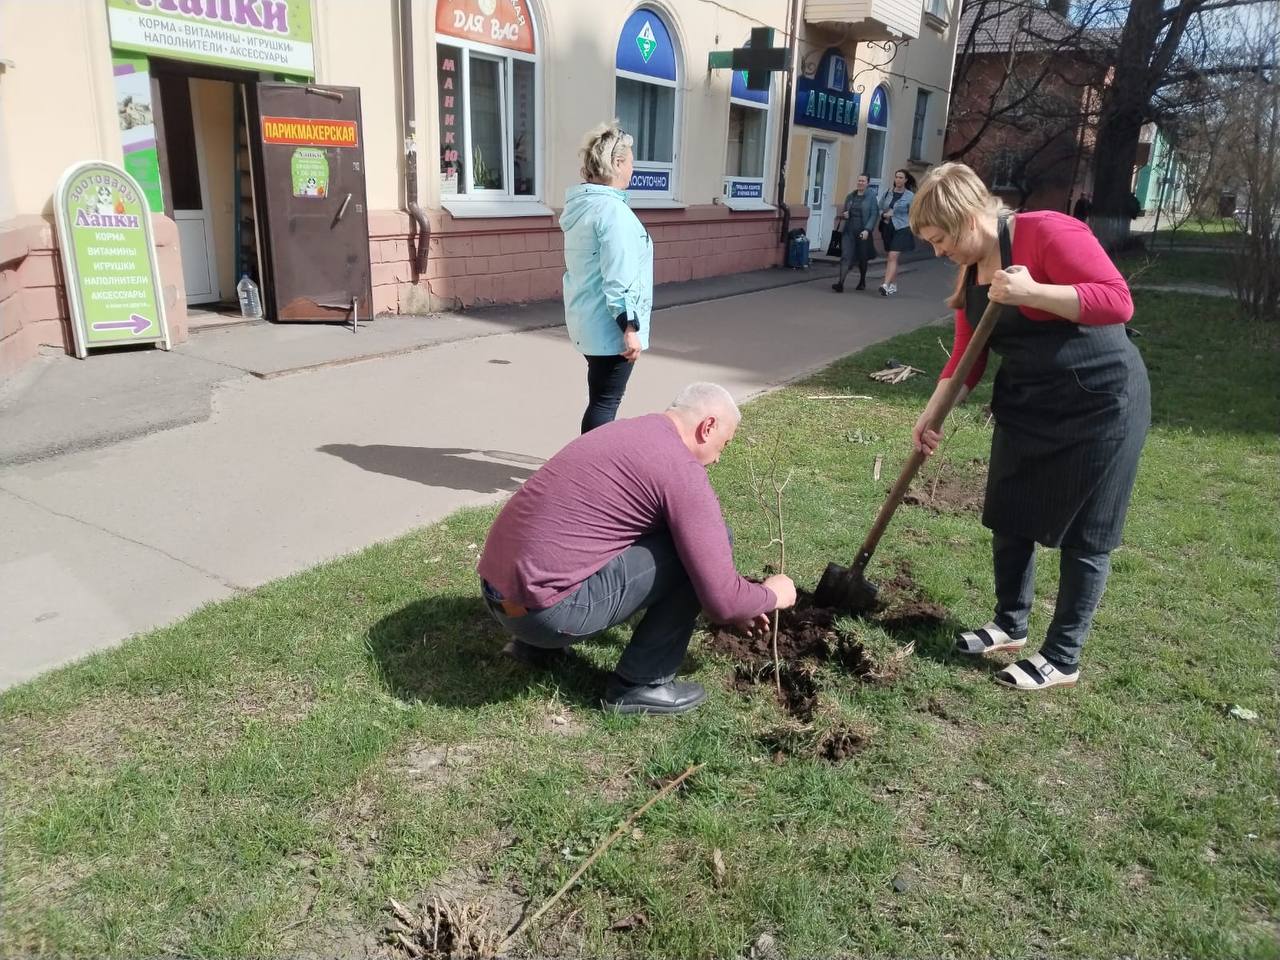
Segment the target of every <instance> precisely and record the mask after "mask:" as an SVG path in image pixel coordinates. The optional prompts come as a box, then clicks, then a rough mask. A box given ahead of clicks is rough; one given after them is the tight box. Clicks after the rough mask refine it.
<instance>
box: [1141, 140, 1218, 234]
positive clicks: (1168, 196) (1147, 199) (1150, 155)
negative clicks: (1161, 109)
mask: <svg viewBox="0 0 1280 960" xmlns="http://www.w3.org/2000/svg"><path fill="white" fill-rule="evenodd" d="M1186 179H1187V178H1186V168H1185V167H1184V166H1183V165H1182V164H1181V163H1180V162H1179V161H1178V157H1177V155H1176V154H1175V152H1174V150H1173V148H1172V147H1171V146H1170V144H1169V141H1168V140H1166V139H1165V137H1164V134H1163V133H1161V131H1160V128H1159V127H1157V126H1156V125H1155V124H1154V123H1147V124H1143V126H1142V132H1141V133H1140V134H1139V135H1138V156H1137V160H1136V162H1135V165H1134V173H1133V187H1132V189H1133V194H1134V196H1136V197H1137V198H1138V206H1139V207H1141V208H1142V212H1143V214H1145V215H1146V216H1154V215H1155V214H1156V212H1157V211H1159V213H1160V216H1161V217H1162V218H1163V217H1173V216H1181V215H1183V214H1185V213H1186V211H1187V206H1188V204H1189V202H1190V201H1189V199H1188V197H1187V182H1186ZM1232 212H1234V210H1233V211H1232Z"/></svg>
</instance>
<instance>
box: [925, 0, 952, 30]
mask: <svg viewBox="0 0 1280 960" xmlns="http://www.w3.org/2000/svg"><path fill="white" fill-rule="evenodd" d="M949 7H950V3H949V2H948V0H924V14H925V16H926V17H932V18H933V19H934V20H936V21H937V22H938V24H939V25H940V26H942V27H943V28H945V27H946V26H947V24H948V23H949V22H950V21H951V11H950V9H949Z"/></svg>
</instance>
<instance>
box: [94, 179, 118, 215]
mask: <svg viewBox="0 0 1280 960" xmlns="http://www.w3.org/2000/svg"><path fill="white" fill-rule="evenodd" d="M93 212H94V213H115V212H116V205H115V203H114V202H113V199H112V196H111V188H110V187H108V186H101V187H99V188H98V200H97V202H96V203H95V204H94V206H93ZM121 212H123V211H121Z"/></svg>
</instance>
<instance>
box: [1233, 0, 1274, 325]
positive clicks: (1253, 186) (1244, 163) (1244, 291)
mask: <svg viewBox="0 0 1280 960" xmlns="http://www.w3.org/2000/svg"><path fill="white" fill-rule="evenodd" d="M1246 45H1247V46H1246V49H1245V51H1244V52H1245V53H1246V54H1250V53H1251V54H1252V55H1254V56H1255V57H1256V58H1257V62H1258V69H1257V70H1256V71H1255V72H1253V73H1251V74H1248V75H1247V77H1246V79H1245V81H1244V82H1242V83H1240V84H1239V85H1238V86H1237V87H1236V88H1235V89H1234V90H1233V91H1232V94H1233V96H1232V101H1233V102H1232V110H1231V115H1232V117H1233V118H1235V126H1236V130H1235V133H1236V134H1237V136H1236V137H1235V138H1234V144H1233V145H1234V147H1235V149H1234V150H1233V151H1232V156H1233V157H1234V158H1235V159H1236V162H1237V163H1238V165H1239V174H1240V177H1241V179H1242V180H1243V181H1244V183H1245V184H1246V186H1247V189H1248V199H1247V201H1246V203H1245V212H1244V217H1243V223H1241V228H1242V230H1241V234H1240V245H1239V251H1238V255H1237V256H1236V257H1235V258H1234V260H1233V263H1234V264H1235V267H1236V296H1237V299H1238V300H1239V303H1240V307H1241V312H1242V313H1243V314H1244V315H1245V316H1247V317H1251V318H1254V319H1258V320H1277V319H1280V76H1277V75H1276V68H1275V64H1274V57H1275V53H1276V50H1277V47H1280V5H1272V6H1271V7H1270V8H1269V9H1268V10H1267V12H1266V14H1265V15H1264V16H1263V17H1261V18H1259V19H1258V21H1257V22H1256V24H1255V25H1254V28H1253V29H1252V30H1251V31H1250V35H1249V36H1247V37H1246ZM1268 57H1271V58H1272V62H1271V67H1270V69H1268V68H1266V67H1265V66H1264V65H1263V64H1264V61H1265V60H1266V59H1267V58H1268Z"/></svg>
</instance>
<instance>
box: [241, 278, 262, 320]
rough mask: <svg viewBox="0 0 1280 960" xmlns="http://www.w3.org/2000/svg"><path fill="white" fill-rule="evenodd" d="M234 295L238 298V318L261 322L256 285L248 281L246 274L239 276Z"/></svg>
mask: <svg viewBox="0 0 1280 960" xmlns="http://www.w3.org/2000/svg"><path fill="white" fill-rule="evenodd" d="M236 293H237V294H238V295H239V297H240V316H242V317H251V318H253V319H254V320H261V319H262V297H261V296H260V295H259V294H258V285H257V284H256V283H254V282H253V281H252V280H250V279H249V275H248V274H247V273H245V274H241V276H240V282H239V283H237V284H236Z"/></svg>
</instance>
